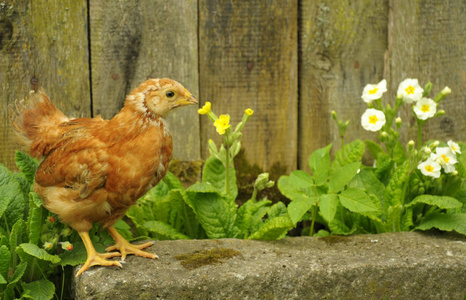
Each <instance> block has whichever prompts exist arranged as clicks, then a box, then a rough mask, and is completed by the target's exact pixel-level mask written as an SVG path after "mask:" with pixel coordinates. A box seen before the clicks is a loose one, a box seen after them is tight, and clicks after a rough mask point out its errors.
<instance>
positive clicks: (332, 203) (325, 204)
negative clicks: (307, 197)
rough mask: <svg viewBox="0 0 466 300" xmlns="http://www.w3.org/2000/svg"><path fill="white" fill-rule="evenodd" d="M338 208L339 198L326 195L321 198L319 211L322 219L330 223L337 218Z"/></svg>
mask: <svg viewBox="0 0 466 300" xmlns="http://www.w3.org/2000/svg"><path fill="white" fill-rule="evenodd" d="M337 207H338V196H337V195H333V194H324V195H322V196H320V203H319V209H320V213H321V214H322V217H323V218H324V219H325V220H326V221H327V222H330V221H332V220H333V218H334V217H335V213H336V212H337Z"/></svg>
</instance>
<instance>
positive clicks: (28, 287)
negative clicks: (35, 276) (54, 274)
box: [21, 279, 55, 300]
mask: <svg viewBox="0 0 466 300" xmlns="http://www.w3.org/2000/svg"><path fill="white" fill-rule="evenodd" d="M21 286H22V287H23V290H24V294H23V297H24V296H29V297H31V299H34V300H50V299H52V298H53V295H54V294H55V285H54V284H53V283H51V282H50V281H48V280H47V279H42V280H37V281H33V282H31V283H24V282H23V283H21Z"/></svg>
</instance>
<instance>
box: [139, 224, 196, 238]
mask: <svg viewBox="0 0 466 300" xmlns="http://www.w3.org/2000/svg"><path fill="white" fill-rule="evenodd" d="M143 227H144V228H145V229H146V230H148V231H150V232H155V233H157V234H158V235H161V236H162V237H164V238H165V239H169V240H188V239H189V236H186V235H184V234H182V233H181V232H179V231H178V230H176V229H175V228H173V227H172V226H170V225H168V224H166V223H163V222H160V221H149V222H146V223H144V225H143Z"/></svg>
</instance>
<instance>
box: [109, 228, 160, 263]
mask: <svg viewBox="0 0 466 300" xmlns="http://www.w3.org/2000/svg"><path fill="white" fill-rule="evenodd" d="M107 230H108V232H109V233H110V235H111V236H112V237H113V239H114V240H115V245H113V246H110V247H108V248H107V249H106V251H113V250H118V251H120V253H121V260H122V261H124V260H125V259H126V256H127V255H129V254H134V255H136V256H141V257H147V258H152V259H157V258H159V257H158V256H157V255H155V254H153V253H149V252H145V251H142V250H141V249H144V248H147V247H149V246H152V245H153V244H154V243H153V242H147V243H144V244H140V245H132V244H130V243H129V242H128V241H127V240H125V238H124V237H122V236H121V235H120V234H119V233H118V231H117V230H116V229H115V228H114V227H113V226H112V227H109V228H107ZM110 253H112V252H110Z"/></svg>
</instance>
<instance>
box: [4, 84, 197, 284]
mask: <svg viewBox="0 0 466 300" xmlns="http://www.w3.org/2000/svg"><path fill="white" fill-rule="evenodd" d="M196 103H198V101H197V100H196V99H195V98H194V97H193V96H192V95H191V93H190V92H188V91H187V90H186V89H185V88H184V87H183V86H182V85H181V84H180V83H178V82H176V81H173V80H171V79H149V80H147V81H145V82H143V83H142V84H141V85H140V86H139V87H137V88H136V89H135V90H133V91H132V92H131V94H129V95H128V96H127V97H126V101H125V105H124V107H123V109H122V110H121V111H120V112H119V113H118V114H117V115H116V116H114V117H113V118H112V119H111V120H104V119H102V118H101V117H100V116H98V117H96V118H79V119H69V118H67V117H66V116H65V115H64V114H63V113H62V112H61V111H60V110H58V109H57V108H56V107H55V106H54V105H53V104H52V102H51V101H50V99H49V98H48V97H47V96H46V95H45V94H44V92H43V91H40V92H36V93H31V97H30V99H28V101H26V103H24V101H23V102H20V103H17V105H16V114H15V117H14V120H13V125H14V128H15V130H16V133H17V134H18V136H19V138H20V140H21V141H22V143H23V144H24V145H25V148H26V150H28V151H29V152H30V154H31V155H32V156H34V157H37V158H42V157H43V158H44V160H43V161H42V162H41V164H40V165H39V167H38V169H37V172H36V176H35V182H34V191H35V192H36V193H37V194H38V195H39V196H40V197H41V198H42V200H43V202H44V206H45V207H46V208H47V209H48V210H50V211H51V212H53V213H55V214H57V215H58V216H59V218H60V220H61V221H62V222H63V223H66V224H68V225H70V226H71V227H72V228H74V229H75V230H77V231H78V233H79V235H80V236H81V238H82V240H83V242H84V245H85V247H86V250H87V260H86V262H85V264H84V265H83V267H82V268H81V269H80V270H79V271H78V273H77V274H76V276H79V275H81V274H82V273H83V272H84V271H86V270H87V269H88V268H89V267H90V266H94V265H103V266H120V267H121V264H120V262H118V261H113V260H106V258H111V257H115V256H121V260H125V258H126V255H128V254H134V255H137V256H143V257H148V258H157V256H156V255H155V254H152V253H148V252H145V251H142V250H141V249H143V248H146V247H148V246H150V245H152V243H151V242H149V243H145V244H142V245H132V244H130V243H129V242H128V241H126V240H125V239H124V238H123V237H122V236H121V235H120V234H119V233H118V232H117V231H116V229H115V228H114V227H113V224H115V222H116V221H117V220H118V219H120V218H121V217H123V216H124V215H125V213H126V211H127V210H128V209H129V208H130V206H131V205H133V204H136V201H137V199H138V198H139V197H141V196H142V195H144V194H145V193H146V192H147V191H148V190H149V189H150V188H152V187H153V186H155V185H156V184H157V183H158V182H159V181H160V180H161V179H162V178H163V177H164V176H165V174H166V172H167V168H168V163H169V162H170V160H171V158H172V137H171V135H170V132H169V130H168V127H167V124H166V121H165V119H164V116H165V115H166V114H167V113H168V112H169V111H170V110H172V109H174V108H177V107H180V106H184V105H189V104H196ZM94 222H98V223H101V224H102V226H103V227H104V228H106V229H107V230H108V232H109V233H110V234H111V235H112V237H113V239H114V240H115V245H113V246H111V247H108V248H107V251H113V250H118V251H119V252H108V253H97V252H96V250H95V248H94V246H93V245H92V242H91V239H90V237H89V233H88V232H89V230H90V229H91V228H92V224H93V223H94Z"/></svg>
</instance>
